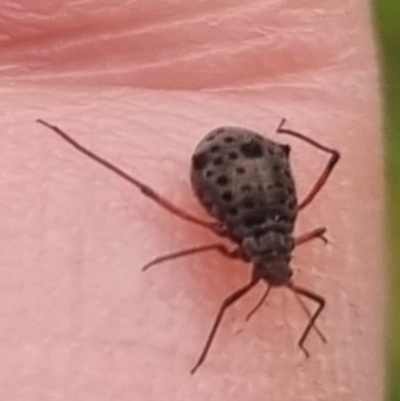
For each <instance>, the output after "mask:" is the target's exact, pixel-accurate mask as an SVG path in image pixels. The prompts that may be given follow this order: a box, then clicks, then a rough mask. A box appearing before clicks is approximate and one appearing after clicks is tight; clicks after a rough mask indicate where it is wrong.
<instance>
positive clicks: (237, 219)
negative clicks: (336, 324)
mask: <svg viewBox="0 0 400 401" xmlns="http://www.w3.org/2000/svg"><path fill="white" fill-rule="evenodd" d="M38 122H39V123H41V124H43V125H45V126H47V127H48V128H50V129H52V130H53V131H54V132H55V133H57V134H58V135H59V136H61V137H62V138H63V139H64V140H65V141H67V142H68V143H69V144H70V145H72V146H73V147H74V148H75V149H77V150H78V151H80V152H81V153H83V154H85V155H86V156H88V157H89V158H91V159H93V160H94V161H96V162H97V163H100V164H101V165H103V166H104V167H105V168H107V169H108V170H111V171H112V172H114V173H115V174H117V175H119V176H120V177H122V178H124V179H125V180H127V181H129V182H130V183H131V184H133V185H135V186H136V187H138V188H139V189H140V190H141V192H142V193H143V194H144V195H145V196H147V197H149V198H150V199H152V200H153V201H155V202H156V203H158V204H159V205H160V206H161V207H163V208H164V209H166V210H168V211H170V212H171V213H173V214H175V215H177V216H179V217H181V218H182V219H184V220H187V221H190V222H192V223H194V224H197V225H200V226H202V227H205V228H207V229H209V230H212V231H213V232H214V233H215V234H217V235H218V236H223V237H228V238H229V239H231V240H232V242H234V243H235V244H236V245H237V246H236V248H235V249H233V250H230V249H228V248H227V247H226V246H225V245H223V244H218V243H217V244H211V245H205V246H199V247H194V248H190V249H186V250H183V251H180V252H176V253H172V254H168V255H164V256H160V257H157V258H156V259H154V260H152V261H151V262H149V263H148V264H146V265H145V266H144V267H143V270H146V269H148V268H149V267H151V266H154V265H156V264H159V263H162V262H165V261H168V260H172V259H176V258H179V257H183V256H187V255H191V254H195V253H200V252H205V251H211V250H214V251H217V252H220V253H222V254H223V255H225V256H226V257H229V258H233V259H241V260H243V261H245V262H249V263H251V264H252V266H253V271H252V277H251V279H250V282H249V283H248V284H246V285H245V286H243V287H242V288H240V289H239V290H237V291H236V292H234V293H233V294H231V295H230V296H229V297H227V298H226V299H225V301H224V302H223V304H222V305H221V307H220V309H219V312H218V314H217V317H216V319H215V321H214V324H213V326H212V328H211V331H210V333H209V336H208V337H207V341H206V344H205V346H204V348H203V350H202V353H201V355H200V357H199V359H198V361H197V363H196V364H195V366H194V367H193V369H192V370H191V373H194V372H195V371H196V370H197V369H198V368H199V366H200V365H201V364H202V363H203V362H204V360H205V358H206V356H207V353H208V351H209V349H210V346H211V344H212V341H213V339H214V337H215V334H216V332H217V329H218V327H219V324H220V322H221V320H222V317H223V315H224V313H225V311H226V310H227V309H228V308H229V307H230V306H231V305H232V304H233V303H234V302H236V301H237V300H238V299H240V298H241V297H242V296H243V295H245V294H246V293H247V292H248V291H249V290H250V289H252V288H253V287H254V286H255V285H256V284H257V283H259V282H260V281H264V282H265V283H266V284H267V289H266V291H265V293H264V295H263V297H262V298H261V300H260V301H259V302H258V303H257V305H256V307H255V308H254V309H253V310H252V311H251V313H250V314H249V317H250V316H251V315H252V314H253V313H254V312H255V311H256V310H257V309H258V308H259V307H260V306H261V304H262V303H263V302H264V300H265V299H266V298H267V296H268V294H269V291H270V289H271V287H278V286H284V287H286V288H288V289H290V290H291V291H292V292H293V293H294V294H295V295H296V297H297V299H298V300H299V302H300V304H301V306H302V307H303V309H304V310H305V311H306V313H307V314H308V315H309V317H310V320H309V322H308V325H307V326H306V328H305V330H304V332H303V334H302V336H301V337H300V340H299V343H298V344H299V346H300V348H301V349H302V350H303V351H304V352H305V354H306V355H307V356H308V352H307V350H306V349H305V348H304V341H305V339H306V338H307V336H308V333H309V332H310V330H311V329H312V328H313V329H314V330H315V331H316V332H317V334H319V336H320V337H321V338H322V340H324V341H325V338H324V336H323V335H322V334H321V332H320V331H319V330H318V328H317V327H316V326H315V321H316V319H317V317H318V315H319V314H320V313H321V311H322V309H323V308H324V305H325V300H324V298H323V297H321V296H320V295H317V294H315V293H313V292H311V291H309V290H307V289H305V288H302V287H300V286H298V285H296V284H294V283H293V281H292V279H291V277H292V270H291V268H290V259H291V253H292V251H293V249H294V248H295V247H296V246H299V245H301V244H303V243H305V242H308V241H310V240H312V239H315V238H321V239H322V240H324V241H326V240H325V238H324V236H323V234H324V233H325V231H326V229H325V228H324V227H318V228H315V229H314V230H311V231H309V232H306V233H305V234H303V235H300V236H298V237H293V235H292V232H293V228H294V224H295V220H296V217H297V213H298V211H300V210H302V209H303V208H304V207H306V206H307V205H308V204H310V202H311V201H312V200H313V199H314V197H315V196H316V194H317V193H318V192H319V191H320V189H321V188H322V187H323V185H324V184H325V182H326V180H327V179H328V177H329V175H330V173H331V172H332V170H333V168H334V166H335V164H336V163H337V162H338V160H339V157H340V155H339V153H338V152H337V151H336V150H333V149H330V148H327V147H325V146H323V145H321V144H319V143H317V142H316V141H314V140H312V139H310V138H308V137H306V136H305V135H303V134H300V133H298V132H295V131H292V130H289V129H286V128H284V124H285V119H282V121H281V123H280V125H279V127H278V129H277V133H281V134H287V135H291V136H294V137H297V138H299V139H301V140H303V141H305V142H307V143H309V144H310V145H312V146H314V147H316V148H318V149H320V150H322V151H324V152H327V153H330V155H331V156H330V159H329V161H328V164H327V166H326V168H325V169H324V170H323V172H322V174H321V175H320V176H319V178H318V179H317V181H316V183H315V184H314V186H313V187H312V188H311V190H310V192H309V193H308V195H307V196H306V197H305V198H304V200H303V201H302V202H300V204H298V203H297V197H296V191H295V185H294V181H293V178H292V174H291V170H290V166H289V154H290V147H289V146H288V145H282V144H279V143H276V142H273V141H271V140H268V139H266V138H264V137H262V136H261V135H259V134H257V133H255V132H253V131H250V130H247V129H244V128H236V127H222V128H218V129H215V130H213V131H211V132H210V133H209V134H208V135H207V136H206V137H205V138H204V139H203V140H202V141H201V142H200V143H199V144H198V146H197V148H196V150H195V152H194V155H193V157H192V170H191V182H192V186H193V189H194V192H195V194H196V195H197V197H198V198H199V200H200V201H201V203H202V204H203V206H204V207H205V209H206V210H207V211H208V212H209V213H210V214H211V215H212V216H213V217H214V218H215V221H213V222H208V221H203V220H201V219H199V218H197V217H195V216H193V215H191V214H190V213H187V212H186V211H184V210H182V209H180V208H179V207H177V206H175V205H174V204H172V203H171V202H169V201H168V200H167V199H165V198H163V197H162V196H161V195H159V194H158V193H157V192H156V191H155V190H153V189H152V188H151V187H149V186H148V185H146V184H144V183H143V182H141V181H139V180H138V179H136V178H135V177H133V176H131V175H129V174H128V173H126V172H125V171H123V170H121V169H120V168H119V167H117V166H115V165H114V164H112V163H110V162H108V161H107V160H105V159H103V158H102V157H100V156H98V155H96V154H95V153H93V152H92V151H90V150H89V149H87V148H85V147H83V146H82V145H80V144H79V143H78V142H76V141H75V140H74V139H72V138H71V137H70V136H69V135H67V134H66V133H65V132H63V131H62V130H60V129H59V128H58V127H56V126H54V125H51V124H49V123H47V122H45V121H43V120H38ZM301 296H303V297H306V298H309V299H311V300H313V301H314V302H316V303H317V304H318V308H317V310H316V311H315V312H314V313H313V314H311V313H310V312H309V311H308V309H307V308H306V307H305V305H304V304H303V302H302V300H301Z"/></svg>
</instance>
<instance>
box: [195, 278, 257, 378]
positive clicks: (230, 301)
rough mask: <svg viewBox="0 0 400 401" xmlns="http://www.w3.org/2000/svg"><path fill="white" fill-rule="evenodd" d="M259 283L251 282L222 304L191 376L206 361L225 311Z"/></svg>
mask: <svg viewBox="0 0 400 401" xmlns="http://www.w3.org/2000/svg"><path fill="white" fill-rule="evenodd" d="M257 283H258V279H255V280H252V281H250V283H249V284H247V285H245V286H244V287H242V288H240V289H239V290H237V291H235V292H234V293H233V294H231V295H230V296H229V297H228V298H226V299H225V301H224V302H223V303H222V305H221V307H220V309H219V312H218V315H217V317H216V319H215V321H214V324H213V326H212V328H211V331H210V334H209V335H208V337H207V341H206V344H205V346H204V348H203V351H202V353H201V354H200V357H199V359H198V361H197V362H196V364H195V365H194V367H193V368H192V370H191V371H190V373H191V374H194V373H195V372H196V370H197V369H198V368H199V367H200V366H201V364H202V363H203V362H204V360H205V359H206V356H207V353H208V351H209V349H210V347H211V344H212V342H213V339H214V337H215V334H216V332H217V329H218V326H219V324H220V323H221V320H222V317H223V316H224V313H225V311H226V310H227V309H228V308H229V307H230V306H231V305H232V304H233V303H235V302H236V301H237V300H239V299H240V298H242V297H243V296H244V295H245V294H246V293H247V292H248V291H250V290H251V289H252V288H253V287H254V286H255V285H256V284H257Z"/></svg>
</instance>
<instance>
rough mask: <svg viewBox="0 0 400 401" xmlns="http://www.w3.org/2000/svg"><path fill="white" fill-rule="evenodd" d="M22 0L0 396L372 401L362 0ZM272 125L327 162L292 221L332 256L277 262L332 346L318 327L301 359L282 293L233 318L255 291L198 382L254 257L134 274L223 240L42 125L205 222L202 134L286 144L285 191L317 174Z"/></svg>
mask: <svg viewBox="0 0 400 401" xmlns="http://www.w3.org/2000/svg"><path fill="white" fill-rule="evenodd" d="M30 3H32V4H25V3H23V2H20V3H19V2H16V1H13V2H9V3H8V2H3V3H2V5H1V6H0V25H1V26H2V33H3V37H2V39H1V45H0V60H1V61H0V63H1V67H2V74H1V78H0V85H1V88H0V90H1V96H0V102H1V108H0V110H1V111H0V118H1V127H2V134H1V137H0V140H1V144H0V154H1V157H0V164H1V169H0V171H1V188H2V190H1V198H0V199H1V200H0V222H1V223H0V230H1V231H0V233H1V234H0V240H1V253H0V283H1V291H0V338H1V342H0V361H1V363H0V399H2V400H24V401H25V400H41V401H46V400H68V401H70V400H74V401H80V400H85V401H87V400H100V401H105V400H119V401H128V400H130V401H131V400H151V401H153V400H174V401H175V400H176V401H180V400H191V401H196V400H221V399H229V400H256V401H257V400H266V399H268V400H279V401H286V400H291V401H292V400H297V401H305V400H336V401H347V400H349V401H350V400H351V401H355V400H363V401H369V400H371V401H372V400H373V401H377V400H381V399H382V382H383V368H382V348H383V337H382V326H383V317H382V316H383V293H384V292H383V291H384V287H383V258H382V243H383V239H382V198H383V196H382V193H383V190H382V189H383V185H382V146H381V143H382V127H381V116H380V103H379V101H380V99H379V90H378V79H377V61H376V54H375V50H374V43H373V38H372V32H371V31H372V30H371V25H370V20H369V17H370V16H369V10H368V9H367V8H366V5H365V2H364V1H362V0H358V1H354V2H346V1H337V0H336V1H324V2H323V4H322V2H321V4H319V8H315V4H316V3H315V2H313V1H302V2H297V1H292V2H286V3H284V4H283V3H278V2H276V1H269V2H265V1H257V0H251V1H248V2H246V4H243V2H238V1H237V2H236V1H234V2H230V5H229V6H226V5H225V4H224V3H223V2H218V1H211V0H209V1H198V2H196V1H195V2H190V4H189V2H184V1H181V2H171V4H167V3H164V2H161V3H159V4H158V3H155V2H147V3H140V4H139V3H132V4H131V5H128V4H127V3H126V2H122V1H121V2H119V1H114V2H113V3H112V5H107V4H99V2H94V1H88V2H86V3H80V2H77V3H74V2H72V1H70V2H66V1H64V2H63V1H59V2H45V1H35V2H30ZM110 4H111V3H110ZM18 6H19V7H18ZM27 7H29V9H28V8H27ZM282 117H286V118H287V120H288V122H287V124H288V126H289V127H290V128H293V129H295V130H297V131H301V132H303V133H304V134H306V135H308V136H310V137H312V138H313V139H315V140H318V141H319V142H321V143H323V144H325V145H327V146H330V147H332V148H335V149H337V150H339V151H340V153H341V155H342V158H341V160H340V162H339V164H338V165H337V168H336V169H335V170H334V172H333V174H332V176H331V178H330V179H329V181H328V182H327V184H326V185H325V187H324V188H323V190H322V191H321V193H320V194H319V195H318V196H317V197H316V199H315V201H314V202H313V203H312V204H311V205H309V206H308V207H307V208H306V209H305V210H304V211H302V212H301V214H300V215H299V220H298V224H297V226H296V229H295V235H299V234H301V233H304V232H306V231H308V230H310V229H313V228H315V227H318V226H325V227H327V229H328V233H327V237H328V238H329V244H328V245H324V244H323V243H322V241H318V240H316V241H313V242H310V243H308V244H305V245H302V246H301V247H299V248H298V249H295V251H294V253H293V263H292V267H293V270H294V273H295V274H294V278H293V280H294V282H295V283H296V284H298V285H301V286H303V287H306V288H309V289H310V290H311V291H314V292H316V293H318V294H321V295H322V296H323V297H325V299H326V302H327V306H326V308H325V309H324V311H323V313H322V315H321V317H320V318H319V320H318V322H317V323H318V327H319V329H320V330H321V331H322V332H323V333H324V335H325V336H326V338H327V343H326V344H323V343H322V342H321V341H320V339H319V338H318V336H317V335H316V334H315V332H311V333H310V336H309V337H308V339H307V341H306V347H307V349H308V350H309V351H310V354H311V356H310V358H308V359H306V358H305V357H304V355H303V353H302V352H301V350H300V349H299V348H297V346H296V343H297V341H298V339H299V337H300V335H301V333H302V330H303V329H304V327H305V326H306V324H307V316H306V315H305V314H304V312H303V310H302V309H301V307H300V305H299V304H298V303H297V301H296V299H295V297H294V296H293V294H292V293H291V292H290V291H288V290H285V289H280V288H277V289H275V290H274V291H272V292H271V294H270V296H269V298H268V300H267V302H266V304H265V305H264V306H263V307H262V308H261V309H260V310H259V311H258V313H257V314H256V315H255V316H254V317H253V318H252V319H251V320H250V321H249V322H247V323H246V322H245V316H246V313H247V312H248V311H249V310H250V309H251V307H252V306H253V305H254V304H255V303H256V302H257V300H258V299H259V297H260V295H261V294H262V292H263V290H264V286H263V285H262V284H260V285H259V286H258V287H257V288H256V289H254V290H253V291H252V292H251V293H250V294H248V295H247V296H246V297H245V298H244V299H243V300H241V301H240V302H238V303H237V304H236V305H235V306H234V307H233V308H232V310H230V311H229V312H228V313H227V315H226V316H225V319H224V321H223V322H222V325H221V327H220V330H219V332H218V334H217V337H216V339H215V342H214V344H213V346H212V348H211V351H210V353H209V355H208V357H207V360H206V361H205V363H204V364H203V365H202V366H201V368H200V369H199V370H198V371H197V372H196V374H195V375H192V376H191V375H190V374H189V371H190V369H191V368H192V367H193V365H194V363H195V362H196V360H197V358H198V356H199V354H200V352H201V349H202V347H203V345H204V342H205V340H206V336H207V334H208V331H209V329H210V326H211V324H212V321H213V319H214V317H215V315H216V313H217V311H218V308H219V305H220V304H221V302H222V301H223V299H224V298H225V297H226V296H228V295H229V294H230V293H232V292H233V291H235V290H236V289H237V288H239V287H241V286H242V285H244V284H245V283H246V282H248V280H249V277H250V273H251V266H249V265H246V264H244V263H241V262H236V261H231V260H227V259H225V258H224V257H223V256H221V255H217V254H214V253H211V252H210V253H204V254H200V255H196V256H193V257H188V258H184V259H180V260H176V261H173V262H170V263H168V264H164V265H162V266H161V265H160V266H157V267H154V268H153V269H152V270H149V271H148V272H146V273H142V272H141V266H143V265H144V264H145V263H146V262H148V261H149V260H151V259H152V258H154V257H155V256H158V255H161V254H165V253H168V252H172V251H175V250H180V249H185V248H190V247H192V246H198V245H202V244H211V243H220V242H221V239H220V238H218V237H216V236H215V235H214V234H213V233H211V232H209V231H207V230H206V229H204V228H201V227H196V226H194V225H193V224H190V223H187V222H185V221H182V220H180V219H179V218H177V217H176V216H173V215H172V214H170V213H168V212H166V211H165V210H163V209H162V208H160V207H159V206H158V205H157V204H154V202H152V201H150V200H149V199H147V198H145V197H144V196H143V195H142V194H141V193H140V192H139V191H138V190H137V189H136V188H134V187H132V186H131V185H129V184H128V183H126V182H124V181H123V180H122V179H121V178H119V177H117V176H115V175H113V174H112V173H110V172H108V171H106V170H105V169H104V168H103V167H102V166H100V165H97V164H96V163H94V162H93V161H91V160H89V159H88V158H85V157H84V156H82V155H81V154H79V153H78V152H76V151H75V150H74V149H72V148H71V147H70V146H69V145H68V144H66V143H65V142H63V141H62V140H61V139H60V138H59V137H57V136H56V135H55V134H54V133H53V132H52V131H50V130H49V129H46V128H45V127H43V126H40V125H39V124H36V123H35V120H36V119H37V118H42V119H45V120H47V121H49V122H51V123H53V124H56V125H58V126H59V127H61V128H62V129H64V130H65V131H66V132H68V133H69V134H70V135H71V136H73V137H74V138H75V139H77V140H79V141H80V142H81V143H82V144H84V145H85V146H87V147H89V148H90V149H92V150H93V151H95V152H97V153H98V154H100V155H102V156H103V157H105V158H107V159H108V160H110V161H112V162H113V163H115V164H117V165H118V166H120V167H122V168H123V169H124V170H126V171H127V172H130V173H131V174H132V175H134V176H135V177H137V178H139V179H141V180H142V181H143V182H145V183H147V184H148V185H150V186H152V187H153V188H155V189H156V190H157V191H158V192H159V193H160V194H162V195H163V196H165V197H166V198H168V199H169V200H171V201H172V202H174V203H175V204H176V205H179V206H180V207H182V208H183V209H185V210H186V211H188V212H190V213H192V214H193V215H196V216H198V217H201V218H204V219H210V217H209V216H207V214H206V213H205V211H204V210H203V209H202V208H201V206H200V205H199V203H198V202H197V200H196V199H195V196H194V195H193V193H192V191H191V188H190V180H189V172H190V157H191V153H192V151H193V149H194V147H195V146H196V144H197V143H198V141H199V140H201V138H202V137H203V136H204V135H205V134H206V133H207V132H208V131H210V130H211V129H213V128H215V127H217V126H221V125H238V126H244V127H247V128H250V129H253V130H256V131H258V132H260V133H262V134H263V135H266V136H268V137H269V138H271V139H273V140H276V141H279V142H282V143H289V144H290V145H291V147H292V152H291V160H292V169H293V174H294V176H295V179H296V183H297V189H298V192H299V197H300V198H301V197H302V196H304V194H305V193H306V192H307V190H308V189H309V188H310V187H311V186H312V184H313V183H314V182H315V180H316V178H317V177H318V174H319V173H320V172H321V170H322V169H323V167H324V164H325V163H326V161H327V155H325V154H323V153H322V152H320V151H318V150H316V149H314V148H312V147H310V146H308V145H307V144H304V143H302V142H300V141H298V140H296V139H294V138H288V137H284V136H277V134H276V133H275V129H276V127H277V126H278V124H279V122H280V119H281V118H282ZM222 242H224V243H225V244H227V245H228V246H232V247H233V246H234V245H233V244H230V243H229V242H227V241H222ZM307 305H308V306H309V308H310V309H312V308H315V305H313V304H312V303H307Z"/></svg>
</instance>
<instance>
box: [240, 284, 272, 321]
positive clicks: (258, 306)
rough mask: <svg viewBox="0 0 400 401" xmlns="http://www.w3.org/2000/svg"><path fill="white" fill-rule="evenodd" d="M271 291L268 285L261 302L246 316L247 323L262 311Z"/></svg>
mask: <svg viewBox="0 0 400 401" xmlns="http://www.w3.org/2000/svg"><path fill="white" fill-rule="evenodd" d="M270 290H271V286H270V285H269V284H267V289H266V290H265V292H264V294H263V296H262V297H261V298H260V300H259V301H258V302H257V303H256V305H255V306H254V307H253V309H251V311H250V312H249V313H248V314H247V316H246V322H248V321H249V320H250V319H251V317H252V316H253V315H254V314H255V313H256V312H257V311H258V309H260V307H261V305H262V304H263V303H264V301H265V300H266V299H267V297H268V294H269V292H270Z"/></svg>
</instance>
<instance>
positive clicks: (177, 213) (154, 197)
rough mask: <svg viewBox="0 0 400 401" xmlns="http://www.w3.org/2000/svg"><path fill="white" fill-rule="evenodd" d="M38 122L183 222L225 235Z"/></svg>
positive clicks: (46, 124) (51, 127)
mask: <svg viewBox="0 0 400 401" xmlns="http://www.w3.org/2000/svg"><path fill="white" fill-rule="evenodd" d="M36 122H38V123H39V124H42V125H44V126H45V127H47V128H50V129H51V130H52V131H54V132H55V133H56V134H57V135H59V136H60V137H61V138H62V139H64V140H65V141H66V142H68V143H69V144H70V145H71V146H72V147H74V148H75V149H76V150H78V151H79V152H80V153H82V154H84V155H85V156H87V157H89V158H90V159H92V160H94V161H95V162H97V163H99V164H101V165H102V166H103V167H105V168H106V169H108V170H110V171H112V172H113V173H114V174H117V175H118V176H120V177H121V178H123V179H124V180H126V181H128V182H129V183H131V184H133V185H134V186H135V187H137V188H138V189H139V190H140V191H141V192H142V193H143V195H144V196H146V197H148V198H150V199H151V200H153V201H154V202H155V203H157V204H158V205H160V206H161V207H162V208H164V209H166V210H168V211H169V212H171V213H172V214H174V215H175V216H178V217H180V218H181V219H183V220H186V221H190V222H191V223H194V224H197V225H199V226H202V227H205V228H208V229H209V230H211V231H213V232H214V233H215V234H217V235H220V236H224V235H225V232H224V229H223V228H222V226H221V224H219V223H217V222H208V221H204V220H201V219H199V218H197V217H195V216H192V215H191V214H189V213H187V212H186V211H185V210H183V209H181V208H179V207H178V206H176V205H174V204H173V203H171V202H170V201H169V200H167V199H165V198H164V197H162V196H161V195H159V194H158V193H157V192H156V191H155V190H154V189H152V188H151V187H149V186H148V185H146V184H144V183H143V182H141V181H139V180H138V179H136V178H135V177H133V176H131V175H129V174H128V173H126V172H125V171H123V170H122V169H120V168H119V167H117V166H115V165H114V164H112V163H110V162H109V161H107V160H106V159H104V158H102V157H101V156H99V155H97V154H95V153H94V152H92V151H91V150H89V149H87V148H85V147H84V146H82V145H81V144H80V143H78V142H77V141H76V140H75V139H73V138H72V137H70V136H69V135H68V134H66V133H65V132H64V131H62V130H61V129H60V128H58V127H57V126H55V125H52V124H49V123H48V122H46V121H44V120H41V119H38V120H36Z"/></svg>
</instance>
